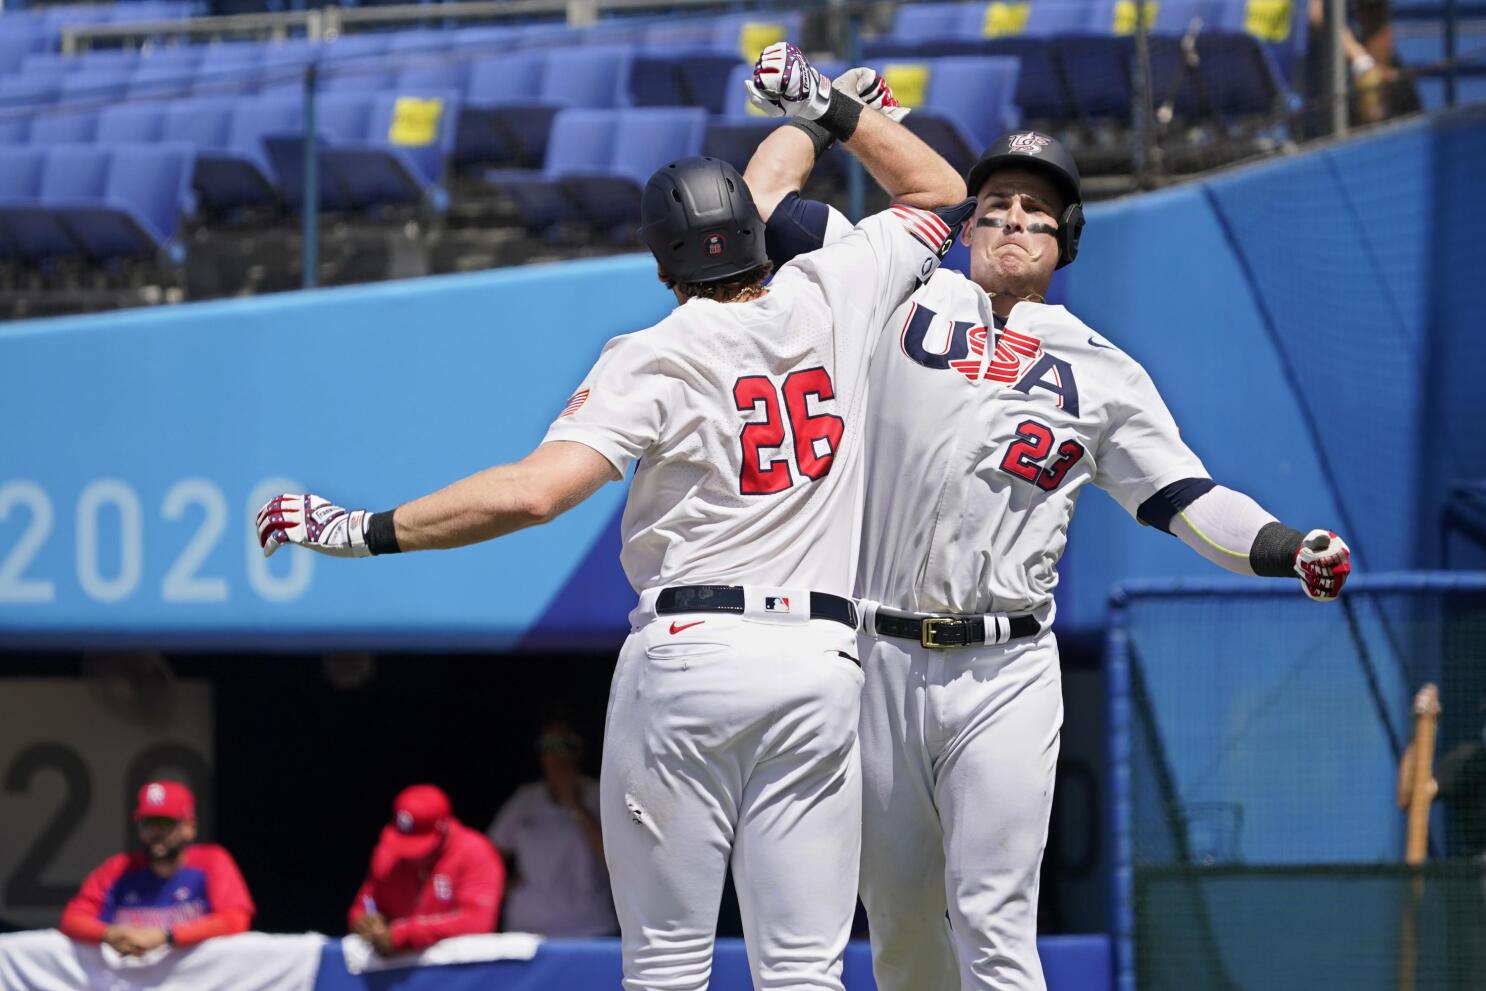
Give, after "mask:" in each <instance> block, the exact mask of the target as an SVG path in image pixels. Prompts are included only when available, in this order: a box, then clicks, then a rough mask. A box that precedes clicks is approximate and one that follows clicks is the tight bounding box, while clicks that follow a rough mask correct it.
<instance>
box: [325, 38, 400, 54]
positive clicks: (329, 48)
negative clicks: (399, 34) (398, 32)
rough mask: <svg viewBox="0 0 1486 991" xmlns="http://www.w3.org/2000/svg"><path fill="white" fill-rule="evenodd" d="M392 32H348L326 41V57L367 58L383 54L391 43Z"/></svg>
mask: <svg viewBox="0 0 1486 991" xmlns="http://www.w3.org/2000/svg"><path fill="white" fill-rule="evenodd" d="M392 37H393V35H391V34H347V35H342V36H341V37H339V38H337V39H335V40H334V41H327V42H326V43H325V50H324V53H323V54H324V57H325V58H327V59H343V58H365V57H367V56H369V55H382V54H385V53H386V51H387V47H388V45H390V44H391V39H392Z"/></svg>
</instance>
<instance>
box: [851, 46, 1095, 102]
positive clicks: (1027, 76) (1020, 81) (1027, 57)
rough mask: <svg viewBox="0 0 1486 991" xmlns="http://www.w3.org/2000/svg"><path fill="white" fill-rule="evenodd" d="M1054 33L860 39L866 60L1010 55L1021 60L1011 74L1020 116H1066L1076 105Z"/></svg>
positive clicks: (878, 61) (1067, 72) (1068, 74)
mask: <svg viewBox="0 0 1486 991" xmlns="http://www.w3.org/2000/svg"><path fill="white" fill-rule="evenodd" d="M1060 40H1061V39H1060V38H1034V37H1029V36H1025V35H1023V36H1009V37H996V38H985V37H970V38H966V37H962V36H957V37H953V38H941V39H932V40H929V41H923V40H919V41H899V40H897V39H895V38H887V37H884V38H877V39H873V40H872V41H868V42H865V43H864V44H863V45H862V51H863V53H864V56H865V58H866V61H868V62H871V63H880V62H883V61H886V60H889V59H925V58H938V57H942V56H949V55H999V56H1007V57H1011V58H1015V59H1017V60H1018V62H1020V64H1021V71H1020V74H1019V75H1018V76H1017V92H1016V105H1017V106H1018V107H1019V108H1021V112H1022V117H1023V118H1024V119H1029V120H1031V121H1036V122H1057V121H1068V120H1072V119H1074V118H1075V117H1076V116H1077V112H1076V104H1075V103H1074V100H1073V95H1072V92H1071V90H1070V88H1069V85H1068V77H1069V76H1070V74H1071V73H1070V72H1069V71H1068V70H1067V69H1066V68H1065V62H1064V60H1063V59H1062V58H1061V57H1060V56H1059V54H1058V51H1057V47H1056V45H1057V43H1058V42H1059V41H1060Z"/></svg>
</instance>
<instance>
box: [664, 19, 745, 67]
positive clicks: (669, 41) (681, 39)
mask: <svg viewBox="0 0 1486 991" xmlns="http://www.w3.org/2000/svg"><path fill="white" fill-rule="evenodd" d="M711 43H712V19H711V18H710V17H697V16H695V15H692V16H680V17H675V18H671V19H668V20H665V21H659V22H656V23H653V24H651V25H649V26H648V27H646V28H645V30H644V33H643V36H642V41H641V44H642V45H643V46H644V47H645V48H647V49H649V50H652V51H665V52H675V51H680V50H684V49H702V48H707V47H709V46H710V45H711ZM740 57H741V55H740Z"/></svg>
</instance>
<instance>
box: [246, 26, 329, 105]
mask: <svg viewBox="0 0 1486 991" xmlns="http://www.w3.org/2000/svg"><path fill="white" fill-rule="evenodd" d="M320 50H321V46H320V44H319V42H314V41H305V40H303V39H296V40H293V41H285V42H280V43H279V44H277V45H269V46H267V47H266V48H265V49H264V50H263V58H262V60H261V61H260V62H259V65H258V69H259V74H258V93H259V94H260V95H263V96H283V95H286V94H290V93H302V92H303V91H304V70H305V67H306V66H307V65H309V64H310V63H311V62H313V61H315V60H316V59H318V58H319V57H320Z"/></svg>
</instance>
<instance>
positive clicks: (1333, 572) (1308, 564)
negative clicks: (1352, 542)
mask: <svg viewBox="0 0 1486 991" xmlns="http://www.w3.org/2000/svg"><path fill="white" fill-rule="evenodd" d="M1295 573H1296V574H1297V575H1299V576H1300V584H1301V587H1302V588H1304V589H1305V594H1306V595H1308V596H1310V597H1311V598H1312V599H1315V600H1316V601H1317V602H1332V601H1335V599H1336V597H1337V596H1338V595H1340V594H1341V590H1342V585H1344V584H1346V581H1347V576H1348V575H1350V574H1351V573H1352V551H1351V549H1350V548H1349V547H1347V542H1346V541H1345V540H1342V538H1340V537H1338V536H1337V535H1336V534H1334V533H1332V532H1331V531H1330V530H1312V531H1311V532H1310V533H1308V534H1306V535H1305V539H1304V540H1302V541H1301V542H1300V549H1299V550H1298V551H1296V552H1295Z"/></svg>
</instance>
